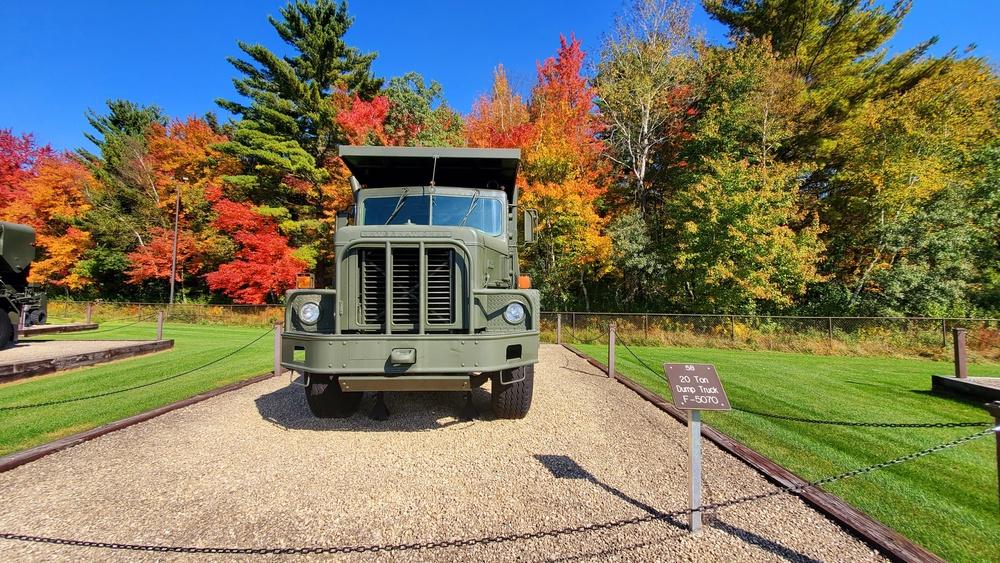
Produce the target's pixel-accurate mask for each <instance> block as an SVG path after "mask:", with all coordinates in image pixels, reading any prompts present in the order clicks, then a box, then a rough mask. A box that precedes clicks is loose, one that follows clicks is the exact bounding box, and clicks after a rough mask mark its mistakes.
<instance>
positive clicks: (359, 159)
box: [281, 146, 540, 418]
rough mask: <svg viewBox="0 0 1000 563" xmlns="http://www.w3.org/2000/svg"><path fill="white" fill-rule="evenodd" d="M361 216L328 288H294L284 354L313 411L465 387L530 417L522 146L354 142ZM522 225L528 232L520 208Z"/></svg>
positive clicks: (531, 339)
mask: <svg viewBox="0 0 1000 563" xmlns="http://www.w3.org/2000/svg"><path fill="white" fill-rule="evenodd" d="M340 156H341V158H343V160H344V162H345V164H346V165H347V167H348V168H349V169H350V171H351V173H352V174H353V177H352V178H351V186H352V189H353V192H354V198H355V206H354V209H353V214H352V218H353V225H351V224H349V223H348V220H347V218H343V219H342V220H341V221H339V222H338V226H337V229H336V233H335V235H334V246H335V262H336V273H335V275H334V277H333V280H332V287H329V288H326V289H315V288H309V289H297V290H293V291H289V292H288V294H287V295H286V308H285V330H284V332H283V333H282V354H281V364H282V366H284V367H286V368H289V369H292V370H295V371H297V372H300V373H301V374H302V375H303V382H304V385H305V387H306V397H307V399H308V402H309V406H310V408H311V410H312V412H313V413H314V414H315V415H316V416H320V417H344V416H350V415H351V414H352V413H353V412H354V411H355V410H356V409H357V407H358V405H359V403H360V401H361V396H362V394H363V392H364V391H376V392H382V391H428V390H430V391H470V390H471V389H473V388H475V387H478V386H480V385H482V384H484V383H485V382H486V381H487V380H491V391H492V395H493V397H492V407H493V411H494V412H495V413H496V415H497V416H499V417H502V418H521V417H524V416H525V415H526V414H527V413H528V409H529V407H530V405H531V395H532V385H533V378H534V364H535V363H536V362H537V361H538V345H539V307H540V305H539V294H538V291H536V290H532V289H529V288H528V286H530V281H529V280H528V279H527V278H526V277H523V276H521V275H520V270H519V265H518V259H517V242H518V241H517V239H518V236H517V216H518V213H517V188H516V187H515V180H516V177H517V169H518V164H519V159H520V151H519V150H516V149H454V148H414V147H348V146H344V147H341V148H340ZM525 217H526V220H525V228H526V237H528V238H529V239H530V237H531V236H532V235H531V233H532V230H533V220H532V219H533V217H534V215H533V214H532V213H525Z"/></svg>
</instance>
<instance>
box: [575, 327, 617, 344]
mask: <svg viewBox="0 0 1000 563" xmlns="http://www.w3.org/2000/svg"><path fill="white" fill-rule="evenodd" d="M609 326H610V325H605V326H604V328H603V332H607V331H608V327H609ZM597 329H598V331H597V332H598V335H597V336H596V337H594V338H590V339H586V338H580V337H578V336H577V335H576V332H575V331H574V330H573V328H572V327H571V328H569V335H570V337H571V338H572V339H573V340H575V341H576V342H579V343H580V344H593V343H595V342H597V341H599V340H602V339H604V338H607V337H606V336H605V335H604V334H603V333H602V330H601V327H597Z"/></svg>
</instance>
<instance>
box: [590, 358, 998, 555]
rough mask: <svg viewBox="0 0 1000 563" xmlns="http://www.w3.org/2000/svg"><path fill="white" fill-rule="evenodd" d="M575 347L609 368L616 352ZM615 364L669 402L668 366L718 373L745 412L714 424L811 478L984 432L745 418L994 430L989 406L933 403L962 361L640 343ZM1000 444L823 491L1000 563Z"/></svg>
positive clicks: (913, 532)
mask: <svg viewBox="0 0 1000 563" xmlns="http://www.w3.org/2000/svg"><path fill="white" fill-rule="evenodd" d="M575 346H576V347H577V348H578V349H579V350H581V351H583V352H585V353H587V354H590V355H591V356H592V357H594V358H596V359H598V360H600V361H602V362H605V363H606V362H607V357H608V348H607V345H575ZM630 350H631V351H630ZM635 356H638V357H639V358H640V359H641V361H642V363H640V362H639V361H638V360H636V358H635ZM615 357H616V362H615V363H616V369H617V370H618V371H619V372H621V373H623V374H625V375H626V376H628V377H629V378H630V379H633V380H634V381H636V382H637V383H640V384H642V385H644V386H645V387H647V388H648V389H650V390H652V391H654V392H656V393H657V394H659V395H660V396H662V397H665V398H667V399H670V391H669V389H668V387H667V385H666V382H665V381H664V379H663V368H662V366H663V364H664V363H706V364H714V365H715V367H716V369H717V370H718V372H719V376H720V378H721V380H722V384H723V387H724V388H725V391H726V395H727V396H728V398H729V401H730V403H731V404H732V405H733V407H734V410H732V411H728V412H711V411H705V412H703V413H702V414H703V416H702V420H703V421H704V422H706V423H708V424H711V425H712V426H714V427H716V428H718V429H719V430H721V431H723V432H725V433H726V434H728V435H730V436H732V437H733V438H735V439H737V440H739V441H741V442H743V443H744V444H746V445H748V446H750V447H751V448H753V449H755V450H757V451H758V452H760V453H762V454H763V455H765V456H767V457H768V458H770V459H772V460H774V461H776V462H778V463H779V464H781V465H783V466H784V467H786V468H788V469H790V470H791V471H794V472H795V473H797V474H798V475H800V476H801V477H803V478H804V479H806V480H809V481H815V480H819V479H823V478H826V477H832V476H835V475H839V474H841V473H844V472H847V471H851V470H854V469H859V468H864V467H869V466H871V465H874V464H877V463H880V462H883V461H888V460H891V459H894V458H897V457H902V456H905V455H908V454H911V453H914V452H918V451H921V450H924V449H927V448H931V447H934V446H937V445H940V444H943V443H946V442H950V441H952V440H955V439H958V438H961V437H964V436H969V435H971V434H973V433H975V432H977V431H979V430H982V428H870V427H848V426H830V425H820V424H808V423H802V422H791V421H784V420H776V419H772V418H765V417H761V416H758V415H754V414H749V413H745V412H740V411H738V410H735V409H736V408H743V409H748V410H754V411H759V412H765V413H771V414H777V415H784V416H791V417H799V418H808V419H819V420H832V421H857V422H882V423H887V422H891V423H937V422H972V421H983V422H990V421H992V418H991V417H990V416H989V414H988V413H987V412H986V410H985V409H984V408H982V402H976V401H963V400H958V399H950V398H943V397H939V396H937V395H933V394H931V392H930V389H931V375H950V374H952V373H953V368H952V365H951V364H950V363H944V362H930V361H921V360H896V359H871V358H844V357H829V356H814V355H802V354H790V353H782V352H747V351H736V350H707V349H691V348H645V347H634V346H632V347H630V349H627V348H625V347H623V346H618V347H616V349H615ZM643 363H644V364H646V365H643ZM647 366H649V368H653V369H654V370H656V373H653V372H652V371H651V370H650V369H649V368H647ZM969 369H970V375H981V376H997V375H1000V368H998V367H997V366H970V367H969ZM979 372H982V373H979ZM995 444H996V441H995V439H994V437H993V436H992V435H987V436H984V437H981V438H978V439H976V440H973V441H971V442H966V443H964V444H961V445H959V446H956V447H953V448H949V449H947V450H943V451H940V452H935V453H933V454H930V455H927V456H925V457H921V458H918V459H915V460H912V461H908V462H905V463H901V464H897V465H893V466H891V467H888V468H884V469H879V470H876V471H874V472H871V473H867V474H864V475H860V476H855V477H851V478H848V479H844V480H841V481H837V482H834V483H830V484H828V485H825V486H824V487H823V488H824V489H826V490H828V491H830V492H831V493H833V494H835V495H837V496H839V497H840V498H842V499H844V500H846V501H847V502H849V503H851V504H852V505H854V506H855V507H857V508H858V509H860V510H862V511H864V512H865V513H867V514H869V515H871V516H873V517H874V518H876V519H878V520H880V521H881V522H883V523H885V524H886V525H888V526H890V527H892V528H894V529H895V530H897V531H899V532H900V533H902V534H903V535H905V536H907V537H909V538H910V539H912V540H914V541H915V542H917V543H919V544H920V545H922V546H924V547H926V548H927V549H929V550H931V551H933V552H935V553H936V554H938V555H939V556H941V557H943V558H945V559H947V560H949V561H952V562H960V561H997V560H998V559H997V558H998V554H1000V509H998V496H997V461H996V460H997V458H996V450H995ZM705 471H706V473H707V472H710V471H711V468H710V467H708V468H706V469H705ZM754 492H756V491H747V493H748V494H751V493H754Z"/></svg>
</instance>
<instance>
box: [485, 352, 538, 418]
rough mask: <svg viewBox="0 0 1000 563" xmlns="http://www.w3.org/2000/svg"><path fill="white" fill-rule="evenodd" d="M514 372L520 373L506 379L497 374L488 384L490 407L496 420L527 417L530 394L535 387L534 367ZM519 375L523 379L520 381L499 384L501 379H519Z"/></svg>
mask: <svg viewBox="0 0 1000 563" xmlns="http://www.w3.org/2000/svg"><path fill="white" fill-rule="evenodd" d="M514 371H520V373H515V374H513V375H514V377H506V378H503V376H502V375H501V374H499V373H497V374H494V375H493V377H492V382H491V383H490V386H491V389H490V394H491V395H492V397H491V407H492V408H493V414H495V415H497V418H524V417H525V416H527V415H528V409H530V408H531V394H532V390H533V389H534V386H535V366H534V365H527V366H521V367H519V368H516V369H515V370H514ZM521 375H523V376H524V378H523V379H521V380H520V381H515V382H514V383H506V384H505V383H502V382H501V379H507V380H510V379H519V376H521Z"/></svg>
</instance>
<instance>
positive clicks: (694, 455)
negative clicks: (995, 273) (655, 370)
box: [663, 364, 731, 532]
mask: <svg viewBox="0 0 1000 563" xmlns="http://www.w3.org/2000/svg"><path fill="white" fill-rule="evenodd" d="M663 372H664V373H665V374H666V375H667V382H669V384H670V395H671V396H672V397H673V399H674V406H675V407H677V408H679V409H683V410H686V411H688V475H689V478H690V485H691V494H690V505H691V514H690V524H691V531H692V532H697V531H699V530H701V411H703V410H707V411H728V410H731V407H730V406H729V399H728V398H727V397H726V391H725V389H723V388H722V381H721V380H719V373H718V372H716V371H715V366H713V365H712V364H663Z"/></svg>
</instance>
